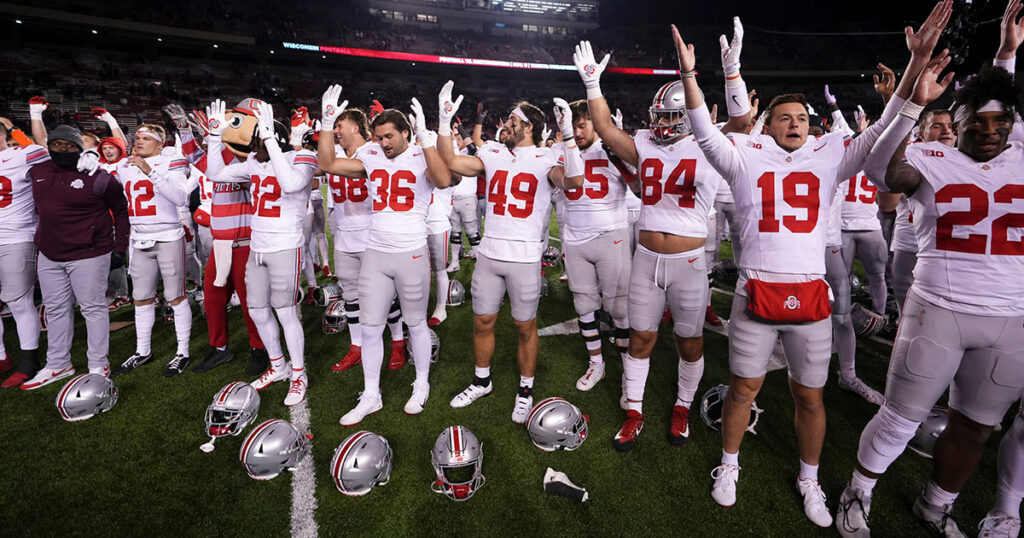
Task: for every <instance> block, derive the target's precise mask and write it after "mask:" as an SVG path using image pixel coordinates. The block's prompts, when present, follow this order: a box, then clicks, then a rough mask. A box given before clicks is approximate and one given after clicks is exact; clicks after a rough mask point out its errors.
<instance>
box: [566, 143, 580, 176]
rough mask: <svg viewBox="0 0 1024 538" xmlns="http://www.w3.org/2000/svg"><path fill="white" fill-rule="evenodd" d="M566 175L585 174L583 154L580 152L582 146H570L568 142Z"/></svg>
mask: <svg viewBox="0 0 1024 538" xmlns="http://www.w3.org/2000/svg"><path fill="white" fill-rule="evenodd" d="M564 154H565V177H576V176H582V175H583V169H584V168H585V165H584V164H583V156H582V155H581V154H580V148H578V147H576V145H575V144H573V145H572V146H570V145H569V144H568V143H567V144H566V145H565V149H564Z"/></svg>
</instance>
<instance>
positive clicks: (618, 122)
mask: <svg viewBox="0 0 1024 538" xmlns="http://www.w3.org/2000/svg"><path fill="white" fill-rule="evenodd" d="M612 122H613V123H614V124H615V126H616V127H618V128H619V129H622V109H621V108H616V109H615V114H613V115H612Z"/></svg>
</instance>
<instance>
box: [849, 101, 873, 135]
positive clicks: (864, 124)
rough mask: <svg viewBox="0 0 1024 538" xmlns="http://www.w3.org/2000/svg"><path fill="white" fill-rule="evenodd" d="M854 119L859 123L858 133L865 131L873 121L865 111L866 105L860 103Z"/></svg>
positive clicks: (854, 113)
mask: <svg viewBox="0 0 1024 538" xmlns="http://www.w3.org/2000/svg"><path fill="white" fill-rule="evenodd" d="M853 121H854V122H856V123H857V126H856V127H857V132H858V133H863V132H864V130H865V129H867V128H868V125H869V124H870V123H871V121H870V120H868V114H867V113H866V112H864V107H862V106H860V105H857V110H855V111H854V112H853Z"/></svg>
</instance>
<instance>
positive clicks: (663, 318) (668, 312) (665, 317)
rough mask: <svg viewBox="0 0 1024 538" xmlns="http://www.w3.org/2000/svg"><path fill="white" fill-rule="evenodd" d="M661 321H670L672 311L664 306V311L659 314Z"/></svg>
mask: <svg viewBox="0 0 1024 538" xmlns="http://www.w3.org/2000/svg"><path fill="white" fill-rule="evenodd" d="M661 322H662V323H672V311H671V310H669V309H668V308H665V313H664V314H662V315H661Z"/></svg>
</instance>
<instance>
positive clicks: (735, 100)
mask: <svg viewBox="0 0 1024 538" xmlns="http://www.w3.org/2000/svg"><path fill="white" fill-rule="evenodd" d="M718 44H719V45H720V46H721V48H722V72H723V73H725V107H726V110H728V111H729V120H728V121H727V122H725V125H724V126H723V127H722V132H723V133H744V134H746V133H747V132H749V131H750V125H751V124H752V123H753V118H752V117H751V116H752V114H751V107H750V95H749V94H747V84H746V82H744V81H743V77H742V76H741V75H740V52H741V51H742V50H743V23H741V22H740V18H739V17H733V18H732V41H731V42H730V41H729V39H728V38H727V37H725V35H724V34H723V35H721V36H719V37H718ZM687 102H689V101H687ZM712 123H714V120H713V119H712Z"/></svg>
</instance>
